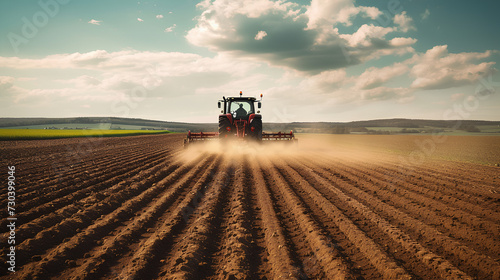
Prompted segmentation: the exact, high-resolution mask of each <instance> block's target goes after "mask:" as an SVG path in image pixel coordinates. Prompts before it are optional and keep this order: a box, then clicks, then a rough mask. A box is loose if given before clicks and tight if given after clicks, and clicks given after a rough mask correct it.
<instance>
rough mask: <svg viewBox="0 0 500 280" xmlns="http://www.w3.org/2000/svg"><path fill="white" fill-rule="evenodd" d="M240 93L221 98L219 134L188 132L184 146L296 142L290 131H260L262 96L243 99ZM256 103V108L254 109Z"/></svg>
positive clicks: (219, 103) (219, 104)
mask: <svg viewBox="0 0 500 280" xmlns="http://www.w3.org/2000/svg"><path fill="white" fill-rule="evenodd" d="M242 95H243V93H242V92H241V91H240V96H239V97H227V98H226V97H224V96H223V97H222V100H219V102H218V106H219V108H220V109H222V110H221V113H222V114H220V115H219V132H199V133H193V132H191V131H189V132H188V135H187V138H186V139H184V145H185V146H187V145H189V144H190V143H192V142H195V141H203V140H211V139H221V140H222V139H224V140H230V139H235V140H253V141H256V142H261V141H263V140H264V141H271V140H274V141H291V142H295V141H297V140H296V139H295V135H294V134H293V132H292V131H290V133H283V132H276V133H266V132H263V131H262V115H260V114H259V113H260V110H259V109H260V108H261V106H262V103H261V102H262V94H261V95H260V98H261V99H260V100H257V99H256V98H255V97H243V96H242ZM255 103H257V108H255V107H256V106H255Z"/></svg>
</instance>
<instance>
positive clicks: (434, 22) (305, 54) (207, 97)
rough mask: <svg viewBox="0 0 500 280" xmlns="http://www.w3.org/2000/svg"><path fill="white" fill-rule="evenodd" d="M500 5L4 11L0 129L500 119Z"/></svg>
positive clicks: (417, 2)
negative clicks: (72, 123) (224, 120)
mask: <svg viewBox="0 0 500 280" xmlns="http://www.w3.org/2000/svg"><path fill="white" fill-rule="evenodd" d="M499 9H500V2H498V1H493V0H485V1H463V0H462V1H459V0H388V1H373V0H358V1H354V0H310V1H306V0H294V1H285V0H279V1H272V0H254V1H244V0H202V1H194V0H184V1H173V0H172V1H165V0H164V1H129V0H100V1H97V0H86V1H83V0H38V1H31V0H26V1H0V109H1V110H0V117H84V116H103V117H110V116H111V117H128V118H144V119H153V120H163V121H178V122H212V123H214V122H217V115H218V114H219V113H220V111H219V109H218V108H217V101H218V100H219V99H221V98H222V96H236V95H238V94H239V92H240V91H242V92H243V95H244V96H255V97H258V96H260V94H263V99H262V110H261V111H262V112H261V113H262V115H263V121H264V122H294V121H297V122H298V121H303V122H315V121H326V122H349V121H357V120H369V119H388V118H413V119H441V120H443V119H444V120H457V119H473V120H496V121H499V120H500V94H499V90H500V73H499V71H498V69H499V62H500V50H499V48H500V36H498V28H499V27H500V17H498V10H499Z"/></svg>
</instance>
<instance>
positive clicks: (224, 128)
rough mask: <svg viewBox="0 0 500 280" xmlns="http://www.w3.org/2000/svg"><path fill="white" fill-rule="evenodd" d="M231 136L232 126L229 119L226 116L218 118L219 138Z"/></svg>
mask: <svg viewBox="0 0 500 280" xmlns="http://www.w3.org/2000/svg"><path fill="white" fill-rule="evenodd" d="M228 128H229V129H228ZM233 134H234V132H233V125H232V124H231V122H230V121H229V119H228V118H227V117H226V116H219V138H228V137H231V135H233Z"/></svg>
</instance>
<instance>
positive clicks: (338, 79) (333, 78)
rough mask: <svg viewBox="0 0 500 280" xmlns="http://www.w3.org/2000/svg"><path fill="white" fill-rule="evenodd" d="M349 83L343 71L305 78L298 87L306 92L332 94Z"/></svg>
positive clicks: (332, 71)
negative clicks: (317, 91) (316, 91)
mask: <svg viewBox="0 0 500 280" xmlns="http://www.w3.org/2000/svg"><path fill="white" fill-rule="evenodd" d="M347 82H349V79H348V78H347V77H346V71H345V69H338V70H329V71H323V72H321V73H320V74H317V75H314V76H311V77H306V78H304V80H303V81H302V82H301V83H300V86H301V87H303V88H306V89H308V90H321V91H322V92H332V91H334V90H335V89H338V88H339V87H340V86H342V85H343V84H345V83H347Z"/></svg>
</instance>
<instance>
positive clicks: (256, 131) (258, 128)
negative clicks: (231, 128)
mask: <svg viewBox="0 0 500 280" xmlns="http://www.w3.org/2000/svg"><path fill="white" fill-rule="evenodd" d="M252 128H253V131H252ZM248 135H249V136H250V137H251V138H252V139H254V140H257V141H261V140H262V118H261V117H260V116H255V119H253V120H252V122H251V123H250V132H249V134H248Z"/></svg>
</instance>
